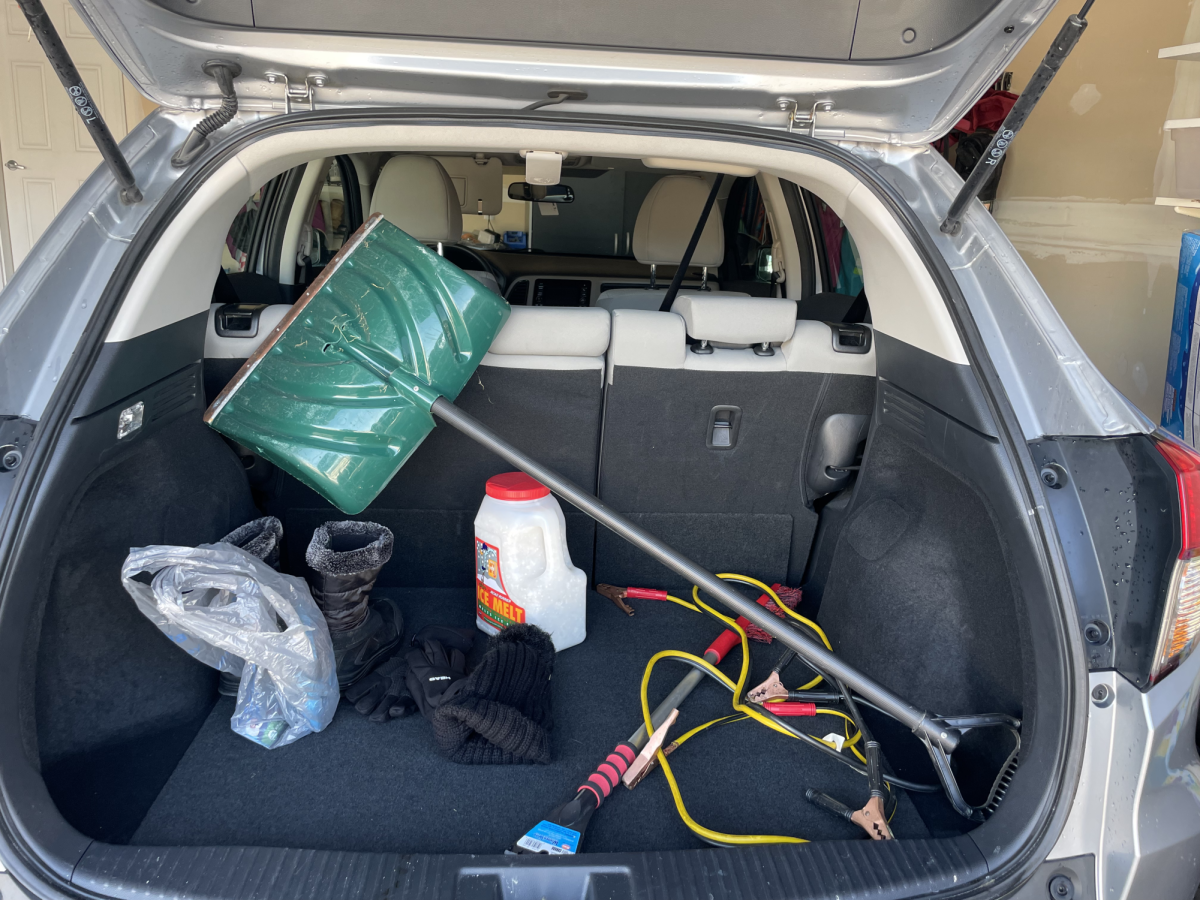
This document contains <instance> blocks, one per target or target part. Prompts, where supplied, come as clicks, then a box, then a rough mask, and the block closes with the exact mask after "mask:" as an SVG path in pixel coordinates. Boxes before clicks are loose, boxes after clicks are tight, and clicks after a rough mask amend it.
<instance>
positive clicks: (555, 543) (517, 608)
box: [475, 472, 587, 650]
mask: <svg viewBox="0 0 1200 900" xmlns="http://www.w3.org/2000/svg"><path fill="white" fill-rule="evenodd" d="M586 591H587V576H586V575H584V574H583V572H582V571H581V570H580V569H577V568H575V566H573V565H572V564H571V556H570V554H569V553H568V552H567V520H566V519H565V518H563V513H562V509H561V508H560V507H559V505H558V501H557V500H555V499H554V498H553V497H552V496H550V489H549V488H548V487H545V486H544V485H542V484H541V483H539V482H537V481H535V480H534V479H533V478H530V477H529V476H528V475H526V474H525V473H524V472H505V473H504V474H502V475H495V476H493V477H491V478H489V479H488V481H487V496H485V497H484V498H483V503H482V504H480V506H479V512H478V513H477V514H476V516H475V622H476V624H477V625H478V626H479V627H480V628H481V629H483V630H484V631H486V632H487V633H488V634H496V633H497V632H499V631H501V630H502V629H504V628H506V627H508V626H509V625H512V624H514V623H516V622H528V623H530V624H531V625H536V626H537V627H538V628H541V629H542V630H543V631H545V632H547V633H549V635H550V637H551V638H552V639H553V641H554V649H555V650H565V649H567V648H568V647H574V646H575V645H576V644H578V643H579V642H580V641H582V640H583V639H584V638H585V637H586V636H587V621H586V618H587V594H586Z"/></svg>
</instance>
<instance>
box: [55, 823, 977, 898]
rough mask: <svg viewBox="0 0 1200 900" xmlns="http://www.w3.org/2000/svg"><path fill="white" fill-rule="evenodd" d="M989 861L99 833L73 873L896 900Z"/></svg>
mask: <svg viewBox="0 0 1200 900" xmlns="http://www.w3.org/2000/svg"><path fill="white" fill-rule="evenodd" d="M986 872H987V867H986V865H985V863H984V860H983V857H982V855H981V854H980V853H979V851H978V850H977V849H976V848H975V847H974V845H973V844H972V843H971V842H970V841H969V840H967V839H965V838H955V839H953V840H915V841H889V842H887V843H884V844H879V843H874V842H868V841H830V842H822V843H813V844H802V845H798V846H796V845H793V846H786V845H771V846H763V847H746V848H739V849H725V848H714V849H711V850H691V851H677V852H672V853H607V854H603V855H592V856H589V855H588V854H583V855H581V856H576V857H539V856H523V857H519V858H514V857H504V856H494V857H489V856H433V855H401V854H394V853H386V854H385V853H347V852H336V851H323V850H322V851H318V850H283V849H274V848H263V847H194V848H192V847H170V848H163V847H118V846H114V845H112V844H102V843H100V842H96V843H94V844H92V845H91V846H90V847H89V848H88V850H87V852H86V853H84V855H83V858H82V859H81V860H80V862H79V865H78V866H77V867H76V868H75V873H74V875H73V876H72V878H71V881H72V883H73V884H74V885H76V886H77V887H80V888H83V889H85V890H88V891H91V892H94V893H97V894H102V895H107V896H110V897H121V898H131V900H132V898H135V897H136V898H138V900H147V898H162V900H185V898H199V897H206V898H207V897H220V898H221V900H310V898H311V900H358V898H364V897H372V898H373V897H383V896H386V897H388V898H389V900H406V898H417V897H420V898H422V900H432V898H451V897H471V898H475V897H488V898H497V900H499V898H504V900H527V898H528V900H537V898H541V897H588V898H590V897H596V898H600V897H611V898H624V897H630V898H633V897H637V898H647V900H649V898H662V900H668V898H670V900H674V898H684V897H687V898H694V897H711V898H714V900H723V898H731V900H732V898H754V900H792V898H795V900H800V898H805V900H807V898H826V897H829V898H832V897H838V898H841V900H854V898H860V897H861V898H867V897H870V898H872V900H887V898H900V897H910V896H913V895H915V894H924V893H927V892H928V893H932V892H935V891H942V890H946V889H947V888H950V887H953V886H955V885H961V884H964V883H965V882H968V881H972V880H974V879H976V878H980V877H982V876H983V875H985V874H986ZM518 873H519V877H518Z"/></svg>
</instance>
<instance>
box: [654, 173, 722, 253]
mask: <svg viewBox="0 0 1200 900" xmlns="http://www.w3.org/2000/svg"><path fill="white" fill-rule="evenodd" d="M710 190H711V187H710V185H709V183H708V182H707V181H705V180H704V179H703V178H701V177H700V176H698V175H667V176H665V177H663V178H660V179H659V180H658V181H657V182H655V184H654V187H652V188H650V193H649V194H647V195H646V199H645V200H643V201H642V208H641V209H640V210H638V217H637V223H636V224H635V225H634V226H633V255H634V256H635V257H637V261H638V262H640V263H643V264H648V265H659V266H661V265H672V266H673V265H678V264H679V261H680V260H682V259H683V253H684V251H685V250H687V245H688V241H690V240H691V239H692V232H693V231H695V230H696V223H697V222H699V221H700V213H702V212H704V204H705V202H706V201H707V200H708V193H709V191H710ZM724 258H725V229H724V227H723V226H722V225H721V213H720V210H719V209H718V207H717V204H716V203H714V204H713V208H712V211H711V212H710V213H709V215H708V221H707V222H706V223H705V225H704V231H703V233H702V234H701V235H700V243H699V244H697V245H696V252H695V253H693V254H692V261H691V264H692V265H693V266H719V265H720V264H721V260H722V259H724Z"/></svg>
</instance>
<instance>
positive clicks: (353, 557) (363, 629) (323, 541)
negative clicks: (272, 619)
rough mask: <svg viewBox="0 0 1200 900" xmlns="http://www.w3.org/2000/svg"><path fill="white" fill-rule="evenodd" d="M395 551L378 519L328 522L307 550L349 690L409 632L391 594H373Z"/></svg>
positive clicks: (314, 588)
mask: <svg viewBox="0 0 1200 900" xmlns="http://www.w3.org/2000/svg"><path fill="white" fill-rule="evenodd" d="M391 557H392V532H391V531H390V530H388V529H387V528H385V527H383V526H382V525H376V524H375V523H374V522H353V521H343V522H326V523H325V524H324V525H322V526H321V527H320V528H318V529H317V530H316V531H314V532H313V536H312V541H311V542H310V543H309V545H308V552H307V553H305V556H304V558H305V561H306V562H307V563H308V566H309V571H308V573H307V575H308V584H309V587H310V588H312V594H313V599H314V600H316V601H317V606H319V607H320V608H321V612H323V613H324V614H325V622H326V623H327V624H328V625H329V636H330V637H331V638H332V639H333V655H334V658H335V659H336V662H337V676H338V686H339V687H341V688H342V690H345V689H346V688H347V687H349V686H350V685H352V684H354V682H356V681H358V679H360V678H362V677H363V676H364V675H366V674H367V673H369V672H370V671H371V670H372V669H373V668H374V667H375V666H376V665H378V664H379V662H380V661H382V660H383V659H386V658H387V657H388V656H389V655H390V654H391V652H392V650H393V649H394V648H395V647H396V645H397V644H399V643H400V639H401V638H402V637H403V636H404V616H403V615H401V613H400V609H399V607H397V606H396V604H395V603H393V602H392V601H391V600H388V599H385V598H382V597H380V598H377V599H375V600H373V601H372V600H371V599H370V596H371V589H372V588H373V587H374V586H375V579H376V578H377V577H378V576H379V570H380V569H382V568H383V566H384V563H386V562H387V561H388V560H389V559H391Z"/></svg>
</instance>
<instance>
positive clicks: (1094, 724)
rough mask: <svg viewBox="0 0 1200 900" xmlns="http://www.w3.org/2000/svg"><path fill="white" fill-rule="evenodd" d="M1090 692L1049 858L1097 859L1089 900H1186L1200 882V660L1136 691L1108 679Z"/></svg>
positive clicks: (1095, 680)
mask: <svg viewBox="0 0 1200 900" xmlns="http://www.w3.org/2000/svg"><path fill="white" fill-rule="evenodd" d="M1090 683H1091V689H1092V690H1093V691H1094V690H1095V689H1096V687H1097V686H1099V685H1105V686H1107V687H1108V689H1109V691H1111V692H1113V694H1114V695H1115V698H1114V699H1113V701H1112V702H1111V703H1110V704H1109V705H1107V706H1101V705H1099V704H1097V703H1096V702H1095V701H1094V700H1093V701H1092V702H1090V704H1089V715H1088V732H1087V746H1086V747H1085V748H1084V758H1083V769H1082V773H1081V776H1080V780H1079V786H1078V789H1077V791H1076V794H1075V798H1074V801H1073V805H1072V808H1071V813H1070V816H1069V818H1068V819H1067V825H1066V827H1065V828H1064V829H1063V832H1062V834H1061V835H1060V837H1059V840H1058V843H1057V844H1055V847H1054V850H1053V851H1052V852H1051V854H1050V857H1049V859H1050V860H1051V861H1053V860H1066V859H1068V858H1070V857H1079V856H1082V855H1085V854H1094V855H1095V859H1096V871H1095V878H1096V896H1097V897H1104V898H1105V900H1124V898H1140V897H1155V898H1159V900H1170V898H1179V900H1191V898H1192V897H1193V896H1194V894H1195V892H1196V885H1197V883H1200V758H1198V756H1197V750H1196V708H1197V700H1198V698H1200V653H1193V654H1192V655H1191V656H1190V657H1189V658H1188V659H1187V660H1186V661H1185V662H1184V663H1183V665H1181V666H1180V667H1179V668H1178V669H1176V670H1175V671H1174V672H1172V673H1171V674H1170V675H1168V676H1167V677H1166V678H1165V679H1163V681H1162V682H1161V683H1160V684H1158V685H1156V686H1155V687H1153V688H1152V689H1150V690H1149V691H1146V692H1145V693H1142V692H1141V691H1139V690H1138V689H1137V688H1136V687H1134V686H1133V685H1132V684H1130V683H1129V682H1128V681H1126V680H1125V679H1124V678H1122V677H1121V676H1120V675H1118V674H1117V673H1115V672H1093V673H1092V674H1091V676H1090Z"/></svg>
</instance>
